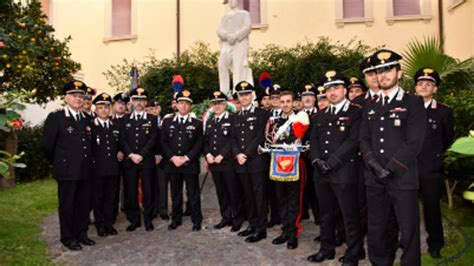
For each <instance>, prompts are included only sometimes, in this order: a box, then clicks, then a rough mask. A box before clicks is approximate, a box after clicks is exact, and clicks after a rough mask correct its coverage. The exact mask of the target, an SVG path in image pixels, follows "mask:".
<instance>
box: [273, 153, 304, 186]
mask: <svg viewBox="0 0 474 266" xmlns="http://www.w3.org/2000/svg"><path fill="white" fill-rule="evenodd" d="M299 157H300V152H299V151H272V152H271V163H270V179H271V180H273V181H278V182H293V181H297V180H298V179H299V177H300V175H299V172H300V168H299V163H298V161H299Z"/></svg>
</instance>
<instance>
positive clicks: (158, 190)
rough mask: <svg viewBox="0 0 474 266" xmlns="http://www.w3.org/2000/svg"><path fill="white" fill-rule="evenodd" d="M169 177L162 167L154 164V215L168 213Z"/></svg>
mask: <svg viewBox="0 0 474 266" xmlns="http://www.w3.org/2000/svg"><path fill="white" fill-rule="evenodd" d="M169 182H170V179H169V177H168V175H167V174H165V172H164V171H163V169H162V168H161V167H159V166H156V182H155V210H154V212H153V214H154V215H158V214H159V215H168V184H169Z"/></svg>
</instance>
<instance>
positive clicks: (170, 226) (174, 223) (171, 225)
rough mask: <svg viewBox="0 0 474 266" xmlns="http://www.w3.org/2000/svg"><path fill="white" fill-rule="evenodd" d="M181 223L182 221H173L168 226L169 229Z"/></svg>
mask: <svg viewBox="0 0 474 266" xmlns="http://www.w3.org/2000/svg"><path fill="white" fill-rule="evenodd" d="M180 225H181V222H175V221H173V222H172V223H171V224H170V225H169V226H168V230H174V229H176V228H178V226H180Z"/></svg>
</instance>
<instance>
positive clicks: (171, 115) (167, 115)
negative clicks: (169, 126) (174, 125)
mask: <svg viewBox="0 0 474 266" xmlns="http://www.w3.org/2000/svg"><path fill="white" fill-rule="evenodd" d="M173 116H174V114H166V115H165V116H163V120H164V119H167V118H173Z"/></svg>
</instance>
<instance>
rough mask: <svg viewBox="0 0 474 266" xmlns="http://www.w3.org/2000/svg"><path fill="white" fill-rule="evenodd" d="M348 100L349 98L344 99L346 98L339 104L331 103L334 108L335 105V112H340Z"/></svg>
mask: <svg viewBox="0 0 474 266" xmlns="http://www.w3.org/2000/svg"><path fill="white" fill-rule="evenodd" d="M346 101H347V99H344V100H342V101H341V102H340V103H338V104H336V105H333V104H331V108H332V107H335V111H334V114H337V113H339V111H340V110H341V109H342V107H343V106H344V104H346Z"/></svg>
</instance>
